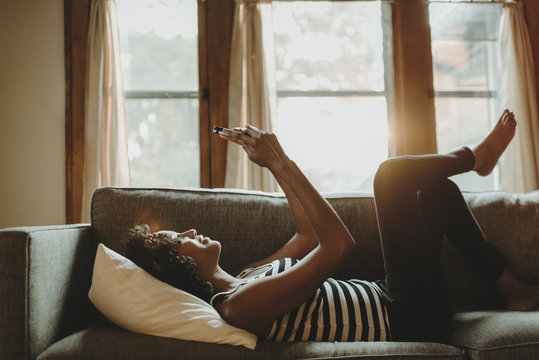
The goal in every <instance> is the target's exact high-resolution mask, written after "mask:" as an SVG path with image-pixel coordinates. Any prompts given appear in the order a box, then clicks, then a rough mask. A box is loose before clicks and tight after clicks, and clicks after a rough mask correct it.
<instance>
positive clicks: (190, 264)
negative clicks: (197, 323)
mask: <svg viewBox="0 0 539 360" xmlns="http://www.w3.org/2000/svg"><path fill="white" fill-rule="evenodd" d="M176 243H177V241H175V240H174V239H172V238H171V237H170V236H168V235H167V234H157V233H152V232H151V231H150V227H149V226H148V225H135V226H134V227H133V228H131V229H130V230H129V237H128V240H127V246H126V256H127V257H128V258H129V259H131V261H133V262H134V263H135V264H137V265H138V266H140V267H141V268H143V269H144V270H145V271H146V272H148V273H150V274H151V275H152V276H153V277H155V278H157V279H159V280H161V281H163V282H165V283H167V284H169V285H172V286H174V287H175V288H178V289H180V290H183V291H186V292H188V293H190V294H192V295H195V296H197V297H199V298H201V299H202V300H204V301H206V302H209V301H210V299H211V297H212V296H213V295H214V289H213V286H212V284H211V283H210V282H208V281H204V280H202V279H201V278H200V276H198V275H197V274H195V273H194V269H195V267H196V263H195V260H194V259H193V258H192V257H190V256H184V255H178V252H177V251H176V249H175V246H174V245H176Z"/></svg>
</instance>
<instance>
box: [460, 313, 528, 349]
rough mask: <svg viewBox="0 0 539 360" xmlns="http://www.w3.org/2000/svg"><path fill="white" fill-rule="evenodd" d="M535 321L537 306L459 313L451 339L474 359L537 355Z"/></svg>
mask: <svg viewBox="0 0 539 360" xmlns="http://www.w3.org/2000/svg"><path fill="white" fill-rule="evenodd" d="M538 324H539V310H537V311H532V312H516V311H471V312H464V313H458V314H456V316H455V325H456V331H455V333H454V336H453V341H452V343H453V344H455V345H457V346H459V347H461V348H464V349H466V351H467V352H468V354H469V355H470V357H471V358H472V359H474V360H496V359H537V358H538V357H537V354H539V326H538Z"/></svg>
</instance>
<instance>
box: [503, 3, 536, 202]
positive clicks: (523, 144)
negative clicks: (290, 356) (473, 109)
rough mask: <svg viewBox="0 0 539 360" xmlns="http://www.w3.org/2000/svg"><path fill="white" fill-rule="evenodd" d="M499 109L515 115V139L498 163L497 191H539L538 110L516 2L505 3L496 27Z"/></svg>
mask: <svg viewBox="0 0 539 360" xmlns="http://www.w3.org/2000/svg"><path fill="white" fill-rule="evenodd" d="M500 31H501V34H500V51H501V83H500V102H501V105H502V108H508V109H510V110H512V111H513V112H514V113H515V118H516V119H517V129H516V134H515V139H514V140H513V142H512V143H511V144H510V145H509V147H508V149H507V150H506V152H505V154H504V156H503V157H502V159H501V160H500V188H501V189H502V190H505V191H509V192H528V191H533V190H536V189H539V111H538V104H537V97H536V91H537V89H536V88H535V83H534V79H535V71H534V61H533V54H532V49H531V43H530V38H529V35H528V30H527V27H526V22H525V18H524V10H523V7H522V4H521V3H520V2H517V3H506V4H504V5H503V8H502V16H501V24H500Z"/></svg>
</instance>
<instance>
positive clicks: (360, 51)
mask: <svg viewBox="0 0 539 360" xmlns="http://www.w3.org/2000/svg"><path fill="white" fill-rule="evenodd" d="M272 4H273V19H274V31H275V48H276V58H277V62H276V63H277V89H278V95H279V94H280V96H279V98H278V112H277V119H276V132H277V134H278V135H279V139H280V141H281V144H282V145H283V147H284V148H285V150H286V151H287V152H288V153H289V154H290V156H291V157H292V158H293V159H294V160H295V161H296V162H297V163H298V165H299V166H300V167H301V169H302V170H303V171H304V172H305V174H306V175H307V177H309V179H310V180H311V182H313V184H314V185H315V186H316V187H317V188H318V189H319V190H321V191H347V190H365V191H372V178H373V176H374V173H375V172H376V169H377V168H378V165H379V164H380V162H381V161H383V160H385V159H386V158H387V156H388V143H387V141H388V138H387V104H386V98H385V96H383V94H384V91H385V78H384V53H383V43H384V32H383V28H382V7H381V4H380V3H379V2H361V1H359V2H356V1H344V2H321V1H316V2H309V1H287V2H278V1H273V2H272ZM319 90H324V91H334V92H335V95H334V97H329V96H330V95H327V94H324V95H323V96H324V97H320V96H319V95H321V94H320V93H318V94H314V93H309V92H311V91H319ZM285 91H304V92H305V93H304V94H301V95H302V97H286V95H285ZM339 91H352V92H353V91H366V92H373V93H372V94H371V95H372V96H359V95H354V96H349V95H350V94H348V96H344V95H343V94H339ZM380 94H382V96H381V95H380ZM297 95H298V94H295V96H297Z"/></svg>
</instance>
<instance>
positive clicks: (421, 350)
mask: <svg viewBox="0 0 539 360" xmlns="http://www.w3.org/2000/svg"><path fill="white" fill-rule="evenodd" d="M179 358H181V359H182V360H189V359H193V360H201V359H231V360H232V359H234V360H235V359H238V360H242V359H256V360H264V359H267V360H276V359H330V358H341V359H342V358H346V359H377V360H379V359H386V358H387V359H391V360H397V359H407V360H411V359H429V360H430V359H432V360H435V359H440V360H441V359H452V360H465V359H466V354H465V353H464V351H462V350H461V349H458V348H455V347H453V346H449V345H443V344H436V343H405V342H350V343H338V342H297V343H274V342H260V343H259V345H258V346H257V348H256V350H248V349H246V348H244V347H238V346H230V345H221V344H208V343H200V342H194V341H184V340H176V339H169V338H162V337H154V336H149V335H142V334H137V333H132V332H128V331H125V330H123V329H120V328H118V327H116V326H114V325H112V324H110V325H109V324H106V325H97V326H93V327H91V328H88V329H85V330H82V331H79V332H77V333H75V334H72V335H70V336H69V337H67V338H64V339H62V340H60V341H58V342H57V343H55V344H53V345H52V346H51V347H50V348H48V349H47V350H46V351H45V352H43V353H42V354H41V355H40V356H39V357H38V359H39V360H52V359H55V360H58V359H79V360H84V359H103V360H107V359H114V360H116V359H118V360H121V359H130V360H138V359H141V360H142V359H152V360H160V359H163V360H164V359H167V360H168V359H179Z"/></svg>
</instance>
